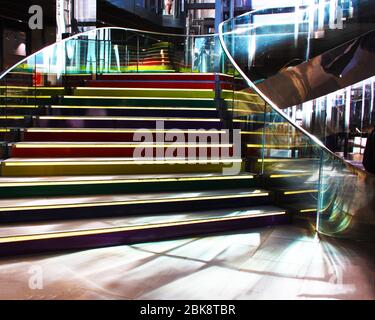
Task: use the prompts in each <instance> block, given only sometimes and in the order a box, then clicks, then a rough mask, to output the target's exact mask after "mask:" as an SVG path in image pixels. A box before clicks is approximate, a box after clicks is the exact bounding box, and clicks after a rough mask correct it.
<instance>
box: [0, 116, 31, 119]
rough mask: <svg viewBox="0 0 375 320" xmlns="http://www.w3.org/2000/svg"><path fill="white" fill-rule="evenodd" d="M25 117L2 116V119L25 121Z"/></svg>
mask: <svg viewBox="0 0 375 320" xmlns="http://www.w3.org/2000/svg"><path fill="white" fill-rule="evenodd" d="M24 118H25V117H24V116H0V119H11V120H19V119H24Z"/></svg>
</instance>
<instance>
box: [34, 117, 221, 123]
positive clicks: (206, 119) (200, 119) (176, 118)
mask: <svg viewBox="0 0 375 320" xmlns="http://www.w3.org/2000/svg"><path fill="white" fill-rule="evenodd" d="M33 118H34V119H40V120H93V121H106V120H108V121H116V120H118V121H178V122H187V121H188V122H194V121H201V122H220V121H221V119H219V118H178V117H168V118H162V117H122V116H116V117H111V116H102V117H98V116H34V117H33Z"/></svg>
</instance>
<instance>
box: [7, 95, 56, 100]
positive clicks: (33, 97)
mask: <svg viewBox="0 0 375 320" xmlns="http://www.w3.org/2000/svg"><path fill="white" fill-rule="evenodd" d="M0 98H27V99H50V98H51V96H25V95H19V96H18V95H0Z"/></svg>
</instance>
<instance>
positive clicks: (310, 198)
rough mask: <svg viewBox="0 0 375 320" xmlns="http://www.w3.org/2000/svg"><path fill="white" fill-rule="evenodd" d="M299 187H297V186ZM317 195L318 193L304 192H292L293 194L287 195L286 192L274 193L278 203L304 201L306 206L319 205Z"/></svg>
mask: <svg viewBox="0 0 375 320" xmlns="http://www.w3.org/2000/svg"><path fill="white" fill-rule="evenodd" d="M296 189H297V188H296ZM317 197H318V193H317V192H314V193H302V194H292V195H285V194H274V200H275V203H276V204H279V205H283V204H284V205H285V204H291V203H301V202H302V203H303V204H305V205H306V207H308V208H311V207H312V206H313V207H316V205H317Z"/></svg>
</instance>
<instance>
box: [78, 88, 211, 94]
mask: <svg viewBox="0 0 375 320" xmlns="http://www.w3.org/2000/svg"><path fill="white" fill-rule="evenodd" d="M102 90H103V91H167V92H170V91H172V92H186V91H187V90H186V89H175V88H108V87H77V88H76V91H102ZM212 91H214V90H213V89H194V92H210V93H211V92H212Z"/></svg>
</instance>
